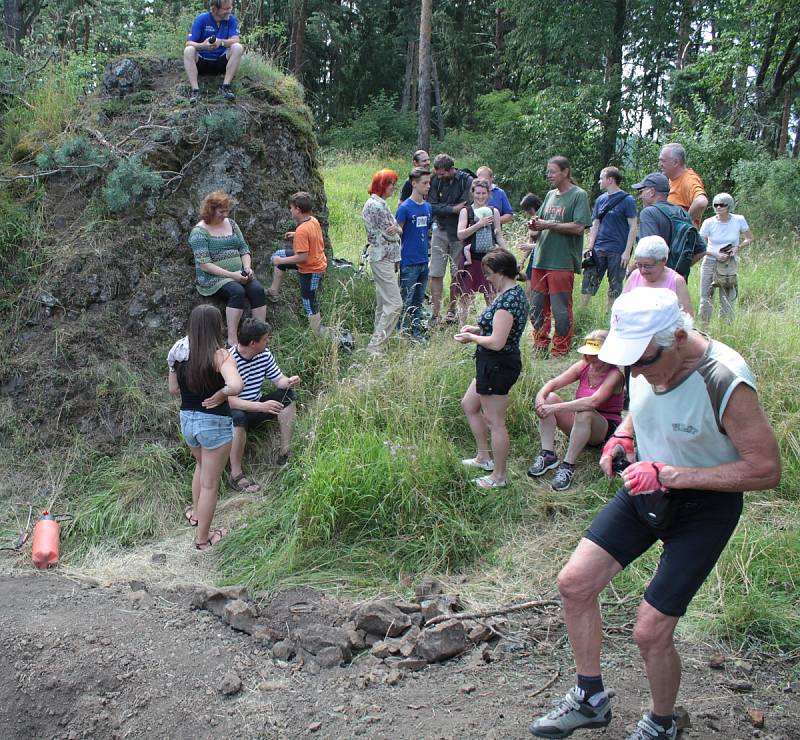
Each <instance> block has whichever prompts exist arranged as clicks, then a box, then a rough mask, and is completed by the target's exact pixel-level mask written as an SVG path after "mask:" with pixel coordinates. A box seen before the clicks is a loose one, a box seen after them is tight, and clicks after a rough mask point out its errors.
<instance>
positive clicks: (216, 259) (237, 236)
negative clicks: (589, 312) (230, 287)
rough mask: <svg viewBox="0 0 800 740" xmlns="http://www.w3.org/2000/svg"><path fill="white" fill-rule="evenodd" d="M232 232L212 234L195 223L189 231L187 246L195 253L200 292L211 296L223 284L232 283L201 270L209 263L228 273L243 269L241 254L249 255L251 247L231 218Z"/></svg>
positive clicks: (226, 278) (227, 278) (229, 279)
mask: <svg viewBox="0 0 800 740" xmlns="http://www.w3.org/2000/svg"><path fill="white" fill-rule="evenodd" d="M231 227H232V229H233V231H232V233H230V234H228V235H227V236H212V235H211V234H209V233H208V231H207V230H206V229H204V228H203V227H202V226H195V227H194V228H193V229H192V233H191V234H189V246H190V247H191V248H192V252H193V253H194V267H195V275H196V276H197V292H198V293H199V294H200V295H205V296H208V295H213V294H214V293H216V292H217V291H218V290H219V289H220V288H221V287H222V286H223V285H225V284H226V283H230V282H232V280H231V278H229V277H222V276H221V275H212V274H211V273H209V272H205V271H204V270H203V269H201V267H200V266H201V265H204V264H207V263H209V262H211V263H213V264H215V265H219V266H220V267H222V268H224V269H225V270H230V271H231V272H241V271H242V257H243V256H244V255H245V254H250V247H249V246H247V242H246V241H245V240H244V237H243V236H242V232H241V230H240V229H239V226H238V225H237V224H236V223H235V222H234V221H231Z"/></svg>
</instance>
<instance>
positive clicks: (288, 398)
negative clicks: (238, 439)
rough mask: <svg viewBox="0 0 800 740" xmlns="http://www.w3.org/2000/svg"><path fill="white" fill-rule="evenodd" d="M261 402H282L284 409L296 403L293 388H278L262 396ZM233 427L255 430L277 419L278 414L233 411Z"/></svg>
mask: <svg viewBox="0 0 800 740" xmlns="http://www.w3.org/2000/svg"><path fill="white" fill-rule="evenodd" d="M259 400H260V401H280V402H281V403H282V404H283V408H286V407H287V406H288V405H289V404H291V403H292V402H293V401H294V391H293V390H292V389H291V388H276V389H275V390H274V391H272V393H268V394H267V395H265V396H261V398H260V399H259ZM231 416H232V417H233V426H235V427H244V428H245V429H255V428H256V427H258V426H261V425H262V424H264V423H265V422H268V421H270V420H272V419H277V418H278V415H277V414H270V413H268V412H266V411H243V410H242V409H234V408H232V409H231Z"/></svg>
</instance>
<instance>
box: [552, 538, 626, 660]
mask: <svg viewBox="0 0 800 740" xmlns="http://www.w3.org/2000/svg"><path fill="white" fill-rule="evenodd" d="M621 570H622V566H621V565H620V564H619V563H618V562H617V561H616V560H614V558H612V557H611V555H609V554H608V553H607V552H606V551H605V550H603V548H602V547H600V546H599V545H596V544H595V543H594V542H592V541H590V540H587V539H585V538H584V539H582V540H581V541H580V542H579V543H578V546H577V547H576V548H575V552H573V553H572V557H571V558H570V559H569V561H568V562H567V564H566V565H565V566H564V567H563V568H562V569H561V573H559V574H558V590H559V592H560V593H561V599H562V601H563V604H564V622H565V623H566V625H567V633H568V634H569V641H570V644H571V645H572V652H573V654H574V656H575V668H576V672H577V673H579V674H581V675H583V676H599V675H600V673H601V670H600V647H601V645H602V643H603V621H602V618H601V616H600V604H599V603H598V601H597V597H598V595H599V594H600V592H601V591H602V590H603V589H604V588H605V587H606V585H607V584H608V582H609V581H610V580H611V579H612V578H613V577H614V576H615V575H616V574H617V573H619V572H620V571H621Z"/></svg>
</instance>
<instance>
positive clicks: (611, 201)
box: [597, 192, 628, 221]
mask: <svg viewBox="0 0 800 740" xmlns="http://www.w3.org/2000/svg"><path fill="white" fill-rule="evenodd" d="M627 195H628V194H627V193H624V192H622V193H614V195H609V196H608V200H607V201H606V202H605V203H604V204H603V206H602V208H601V209H600V210H599V211H598V212H597V220H598V221H602V220H603V219H604V218H605V217H606V216H607V215H608V214H609V213H610V212H611V211H613V210H614V209H615V208H616V207H617V206H618V205H619V204H620V203H622V201H623V200H625V198H626V196H627Z"/></svg>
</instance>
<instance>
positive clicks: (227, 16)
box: [183, 0, 244, 105]
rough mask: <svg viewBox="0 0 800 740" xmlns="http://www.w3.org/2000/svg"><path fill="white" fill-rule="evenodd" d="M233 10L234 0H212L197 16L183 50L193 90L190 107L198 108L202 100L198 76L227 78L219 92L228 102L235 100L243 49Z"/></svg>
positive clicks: (190, 95)
mask: <svg viewBox="0 0 800 740" xmlns="http://www.w3.org/2000/svg"><path fill="white" fill-rule="evenodd" d="M232 10H233V0H210V7H209V9H208V11H207V12H205V13H201V14H200V15H198V16H197V18H195V19H194V23H192V29H191V31H190V32H189V35H188V36H187V37H186V47H185V48H184V50H183V66H184V68H185V69H186V76H187V77H188V78H189V84H190V85H191V88H192V91H191V93H189V103H190V104H191V105H196V104H197V101H198V100H199V99H200V88H199V87H198V85H197V76H198V74H222V75H224V77H223V80H222V84H221V85H220V86H219V91H220V93H221V94H222V97H224V98H225V100H228V101H231V102H232V101H234V100H236V96H235V95H234V94H233V90H232V89H231V82H232V81H233V77H234V75H235V74H236V70H237V69H239V62H240V61H241V59H242V54H243V53H244V47H243V46H242V45H241V44H240V43H239V22H238V21H237V20H236V16H235V15H233V14H232V13H231V11H232Z"/></svg>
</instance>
